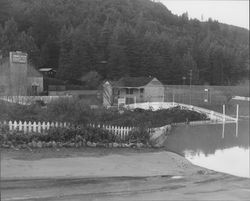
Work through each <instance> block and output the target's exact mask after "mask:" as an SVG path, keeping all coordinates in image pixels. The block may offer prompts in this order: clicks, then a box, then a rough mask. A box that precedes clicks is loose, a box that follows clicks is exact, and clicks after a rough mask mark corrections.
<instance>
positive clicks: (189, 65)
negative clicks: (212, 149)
mask: <svg viewBox="0 0 250 201" xmlns="http://www.w3.org/2000/svg"><path fill="white" fill-rule="evenodd" d="M232 15H233V13H232ZM0 49H1V51H2V54H3V55H4V56H8V52H9V51H13V50H21V51H26V52H28V54H29V60H30V62H31V63H32V64H34V66H36V67H37V68H41V67H53V68H55V69H57V78H59V79H62V80H71V81H72V80H77V79H79V78H80V77H81V76H84V75H85V74H86V73H87V72H90V71H97V72H98V73H99V75H100V76H101V77H102V79H118V78H120V77H121V76H126V75H127V76H155V77H157V78H158V79H159V80H161V81H162V82H163V83H165V84H182V83H183V77H186V78H187V79H186V83H188V82H189V81H188V79H189V75H188V73H189V71H190V70H191V69H192V72H193V77H192V79H193V80H192V82H193V83H194V84H211V85H232V84H237V83H238V82H239V81H240V80H242V79H243V78H245V77H247V76H249V74H248V73H249V30H247V29H243V28H239V27H235V26H230V25H226V24H221V23H218V22H217V21H214V20H211V19H209V20H208V21H206V22H200V21H199V20H190V19H189V17H188V14H187V13H185V14H183V15H182V16H176V15H173V14H172V13H171V11H170V10H168V9H167V8H166V7H165V6H164V5H163V4H161V3H155V2H152V1H150V0H0Z"/></svg>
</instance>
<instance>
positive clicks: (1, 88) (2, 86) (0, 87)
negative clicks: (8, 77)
mask: <svg viewBox="0 0 250 201" xmlns="http://www.w3.org/2000/svg"><path fill="white" fill-rule="evenodd" d="M4 92H5V87H4V85H0V93H4Z"/></svg>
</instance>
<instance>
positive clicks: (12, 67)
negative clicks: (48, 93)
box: [0, 51, 43, 96]
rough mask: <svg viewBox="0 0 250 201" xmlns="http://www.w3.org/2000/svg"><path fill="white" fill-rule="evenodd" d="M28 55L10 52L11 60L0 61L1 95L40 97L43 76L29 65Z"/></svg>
mask: <svg viewBox="0 0 250 201" xmlns="http://www.w3.org/2000/svg"><path fill="white" fill-rule="evenodd" d="M27 57H28V55H27V54H26V53H23V52H19V51H17V52H10V54H9V59H6V58H5V59H3V58H2V59H1V61H0V95H11V96H27V95H39V93H41V92H42V91H43V76H42V74H40V73H39V72H38V71H37V70H36V69H35V68H34V67H32V66H31V65H29V64H28V60H27Z"/></svg>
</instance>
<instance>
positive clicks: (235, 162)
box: [184, 147, 250, 178]
mask: <svg viewBox="0 0 250 201" xmlns="http://www.w3.org/2000/svg"><path fill="white" fill-rule="evenodd" d="M184 154H185V158H187V159H188V160H189V161H191V162H192V163H193V164H195V165H199V166H202V167H206V168H208V169H211V170H216V171H219V172H225V173H229V174H232V175H236V176H241V177H248V178H250V175H249V149H244V148H240V147H232V148H228V149H223V150H216V151H215V153H214V154H211V155H207V156H206V155H205V154H203V153H194V152H193V151H188V150H187V151H185V152H184Z"/></svg>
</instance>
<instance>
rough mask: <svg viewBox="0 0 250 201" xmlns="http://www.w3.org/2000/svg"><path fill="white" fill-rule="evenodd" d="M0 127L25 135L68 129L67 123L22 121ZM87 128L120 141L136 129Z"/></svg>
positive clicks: (104, 126) (92, 125) (122, 127)
mask: <svg viewBox="0 0 250 201" xmlns="http://www.w3.org/2000/svg"><path fill="white" fill-rule="evenodd" d="M0 125H4V126H7V127H8V128H9V130H10V131H14V130H16V131H22V132H24V133H25V134H28V133H43V132H46V131H48V130H49V129H51V128H67V127H70V124H69V123H66V122H64V123H62V122H31V121H29V122H26V121H24V122H22V121H8V122H7V121H4V122H0ZM88 126H90V127H93V128H101V129H103V130H107V131H109V132H112V133H114V134H115V135H118V136H120V137H121V138H122V139H124V138H125V136H127V135H128V134H129V132H130V131H132V130H134V129H136V128H135V127H125V126H112V125H100V124H88Z"/></svg>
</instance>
